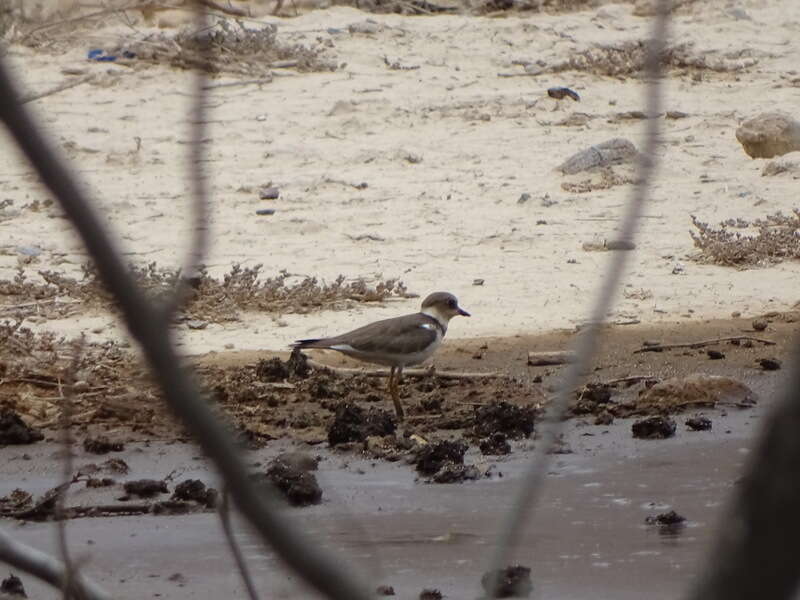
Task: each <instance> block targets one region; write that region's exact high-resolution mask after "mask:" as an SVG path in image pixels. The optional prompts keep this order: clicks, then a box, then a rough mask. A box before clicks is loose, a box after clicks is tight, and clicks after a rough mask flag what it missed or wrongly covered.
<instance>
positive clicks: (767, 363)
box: [758, 358, 781, 371]
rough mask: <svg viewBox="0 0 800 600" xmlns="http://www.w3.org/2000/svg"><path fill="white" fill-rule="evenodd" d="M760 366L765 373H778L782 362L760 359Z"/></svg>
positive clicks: (774, 359)
mask: <svg viewBox="0 0 800 600" xmlns="http://www.w3.org/2000/svg"><path fill="white" fill-rule="evenodd" d="M758 364H759V365H761V368H762V369H764V370H765V371H777V370H778V369H780V368H781V361H779V360H778V359H777V358H759V359H758Z"/></svg>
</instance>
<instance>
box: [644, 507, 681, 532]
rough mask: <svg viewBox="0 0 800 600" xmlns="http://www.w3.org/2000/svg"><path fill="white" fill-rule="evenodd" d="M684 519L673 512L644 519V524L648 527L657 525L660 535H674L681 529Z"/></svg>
mask: <svg viewBox="0 0 800 600" xmlns="http://www.w3.org/2000/svg"><path fill="white" fill-rule="evenodd" d="M685 521H686V517H683V516H681V515H679V514H678V513H676V512H675V511H674V510H671V511H669V512H665V513H661V514H659V515H656V516H652V515H651V516H649V517H646V518H645V520H644V522H645V523H647V524H648V525H657V526H658V531H659V533H661V534H674V533H677V532H679V531H680V530H681V529H683V526H684V523H685Z"/></svg>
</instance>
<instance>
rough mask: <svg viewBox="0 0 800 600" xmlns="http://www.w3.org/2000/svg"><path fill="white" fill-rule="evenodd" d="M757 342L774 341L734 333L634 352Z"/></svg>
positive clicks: (765, 343) (773, 343)
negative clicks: (729, 335) (728, 335)
mask: <svg viewBox="0 0 800 600" xmlns="http://www.w3.org/2000/svg"><path fill="white" fill-rule="evenodd" d="M747 340H749V341H751V342H758V343H759V344H764V345H765V346H774V345H775V342H773V341H772V340H765V339H763V338H757V337H752V336H749V335H734V336H731V337H721V338H714V339H711V340H700V341H699V342H681V343H679V344H658V345H655V346H645V347H643V348H639V349H637V350H634V351H633V353H634V354H639V353H641V352H661V351H662V350H675V349H676V348H703V347H704V346H714V345H716V344H721V343H723V342H744V341H747Z"/></svg>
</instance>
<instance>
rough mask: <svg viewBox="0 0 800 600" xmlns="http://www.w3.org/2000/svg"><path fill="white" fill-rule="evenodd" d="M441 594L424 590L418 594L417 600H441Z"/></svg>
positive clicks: (436, 591)
mask: <svg viewBox="0 0 800 600" xmlns="http://www.w3.org/2000/svg"><path fill="white" fill-rule="evenodd" d="M443 597H444V596H442V592H440V591H439V590H435V589H429V588H426V589H424V590H422V591H421V592H420V593H419V600H442V598H443Z"/></svg>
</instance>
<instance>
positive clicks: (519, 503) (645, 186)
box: [490, 0, 669, 597]
mask: <svg viewBox="0 0 800 600" xmlns="http://www.w3.org/2000/svg"><path fill="white" fill-rule="evenodd" d="M667 4H668V2H667V0H659V2H658V9H657V14H656V16H655V19H654V22H653V34H652V39H651V40H650V43H649V44H648V49H647V58H646V61H645V69H644V74H645V77H646V78H647V80H648V81H649V83H648V85H647V91H646V108H645V114H647V115H652V116H650V117H649V118H648V119H647V124H646V130H645V143H644V148H643V150H642V152H641V153H640V154H639V158H638V164H637V173H638V178H637V182H636V186H635V187H634V189H633V193H632V197H631V200H630V202H629V204H628V210H627V212H626V213H625V216H624V218H623V221H622V226H621V234H620V238H619V239H620V240H623V241H627V242H633V239H634V237H635V235H636V229H637V227H638V223H639V217H640V215H641V214H642V210H643V208H644V204H645V202H646V200H647V194H648V191H649V188H650V183H651V180H652V178H653V174H654V171H655V165H656V146H657V144H658V132H659V121H658V117H657V116H656V115H659V114H660V113H661V100H662V97H661V96H662V95H661V85H660V79H661V56H662V53H663V51H664V48H665V45H666V39H667V25H668V20H669V11H668V8H667ZM630 254H631V253H630V252H617V253H616V254H615V256H614V258H613V259H612V260H611V262H610V264H609V267H608V272H607V273H606V274H605V277H604V278H603V280H602V284H601V288H600V290H599V292H598V293H597V296H596V300H595V303H594V307H593V308H592V312H591V319H590V321H589V325H588V327H586V328H585V329H584V330H582V331H581V333H580V334H579V336H578V339H577V340H576V343H575V355H576V356H575V361H574V362H572V363H570V364H569V366H568V367H567V368H566V370H565V373H564V376H563V378H562V380H561V382H560V385H559V386H558V392H557V394H556V396H555V398H554V400H553V401H552V402H551V403H550V404H548V406H547V409H546V411H545V415H544V418H543V419H542V420H540V427H539V428H538V430H537V435H538V438H539V443H538V444H536V447H535V448H534V451H533V458H532V459H531V462H530V465H529V466H528V468H527V469H526V471H525V473H524V474H523V477H522V483H521V485H520V490H519V492H518V494H517V496H516V498H515V499H514V503H513V505H512V508H511V510H510V511H509V513H508V514H507V515H506V518H505V520H504V522H503V525H502V528H501V531H500V536H499V539H498V542H497V549H496V551H495V553H494V556H493V559H492V563H491V568H490V572H492V573H499V572H500V569H502V568H504V567H505V566H506V564H507V563H508V560H509V557H510V556H511V555H512V554H513V552H514V550H515V548H516V546H517V544H518V542H519V539H520V536H521V535H522V532H523V531H524V530H525V522H526V521H527V519H528V517H529V515H530V513H531V511H532V510H533V508H534V505H535V503H536V501H537V500H538V498H539V496H540V494H541V491H542V482H543V481H544V476H545V473H546V472H547V465H548V462H549V460H550V450H551V449H552V447H553V445H554V443H555V442H556V440H557V439H558V436H559V434H560V432H561V429H562V427H563V415H564V414H565V413H566V410H567V408H568V406H569V398H570V395H571V394H572V390H574V389H575V388H577V387H578V386H579V385H580V383H581V381H582V380H583V378H584V377H585V374H586V373H587V372H588V370H589V367H590V365H591V360H592V356H593V355H594V352H595V348H596V346H597V337H598V332H599V326H600V324H601V323H602V322H603V320H604V319H605V316H606V314H607V313H608V311H609V309H610V307H611V303H612V301H613V299H614V294H615V293H616V290H617V288H618V287H619V284H620V281H621V280H622V274H623V273H624V270H625V264H626V262H627V258H628V256H629V255H630ZM498 584H499V581H497V582H495V584H494V585H493V588H494V589H495V594H494V597H497V592H498V591H499V590H498Z"/></svg>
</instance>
